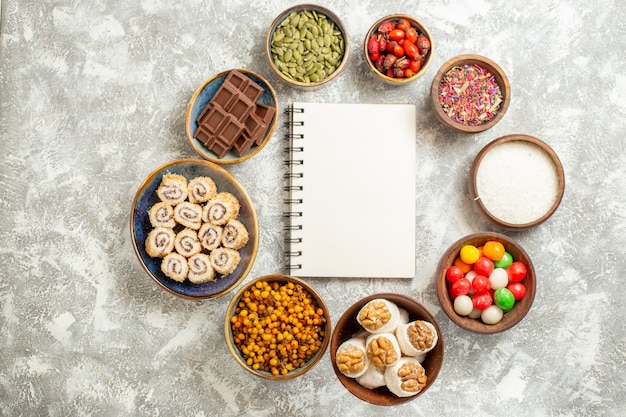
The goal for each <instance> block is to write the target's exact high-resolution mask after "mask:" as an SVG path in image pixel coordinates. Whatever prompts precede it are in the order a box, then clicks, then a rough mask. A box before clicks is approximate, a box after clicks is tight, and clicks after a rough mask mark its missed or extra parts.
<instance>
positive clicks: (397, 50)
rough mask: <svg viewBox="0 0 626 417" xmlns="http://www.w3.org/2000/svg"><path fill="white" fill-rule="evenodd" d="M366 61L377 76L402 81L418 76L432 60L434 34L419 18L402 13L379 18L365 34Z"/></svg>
mask: <svg viewBox="0 0 626 417" xmlns="http://www.w3.org/2000/svg"><path fill="white" fill-rule="evenodd" d="M363 51H364V55H365V62H366V63H367V66H368V67H369V69H370V70H371V72H372V73H373V74H375V75H376V77H377V78H379V79H381V80H383V81H385V82H386V83H388V84H393V85H404V84H407V83H410V82H411V81H415V80H416V79H418V78H420V77H421V76H422V75H424V73H425V72H426V71H427V70H428V67H429V66H430V63H431V62H432V57H433V55H434V52H433V38H432V36H431V35H430V32H429V31H428V29H427V28H426V26H424V24H423V23H421V22H420V21H419V20H417V19H415V18H413V17H411V16H408V15H404V14H393V15H389V16H385V17H382V18H380V19H378V20H377V21H376V22H375V23H374V24H373V25H372V26H371V27H370V29H369V31H368V32H367V34H366V35H365V44H364V46H363Z"/></svg>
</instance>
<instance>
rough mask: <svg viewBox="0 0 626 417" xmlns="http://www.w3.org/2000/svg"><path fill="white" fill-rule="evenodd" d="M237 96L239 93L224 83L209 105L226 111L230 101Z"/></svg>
mask: <svg viewBox="0 0 626 417" xmlns="http://www.w3.org/2000/svg"><path fill="white" fill-rule="evenodd" d="M238 95H239V91H238V90H237V89H236V88H235V87H233V86H232V85H230V84H227V83H224V84H222V85H221V86H220V88H219V89H218V90H217V92H216V93H215V95H214V96H213V98H212V99H211V101H210V103H213V105H217V106H220V107H222V108H223V109H224V110H227V109H228V107H229V106H230V105H231V103H232V101H233V100H234V99H235V98H236V97H237V96H238Z"/></svg>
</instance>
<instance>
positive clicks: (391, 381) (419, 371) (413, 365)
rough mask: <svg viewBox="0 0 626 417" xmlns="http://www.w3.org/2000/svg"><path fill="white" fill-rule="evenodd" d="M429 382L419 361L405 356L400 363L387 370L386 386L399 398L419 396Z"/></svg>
mask: <svg viewBox="0 0 626 417" xmlns="http://www.w3.org/2000/svg"><path fill="white" fill-rule="evenodd" d="M426 382H428V377H427V376H426V371H425V370H424V368H423V367H422V365H421V364H420V363H419V361H418V360H417V359H415V358H412V357H410V356H404V357H403V358H401V359H400V360H399V361H398V362H396V363H395V364H393V365H392V366H389V367H388V368H387V369H385V385H387V388H388V389H389V391H391V392H392V393H393V394H395V395H397V396H398V397H410V396H413V395H417V394H419V392H420V391H421V390H422V389H424V387H425V386H426Z"/></svg>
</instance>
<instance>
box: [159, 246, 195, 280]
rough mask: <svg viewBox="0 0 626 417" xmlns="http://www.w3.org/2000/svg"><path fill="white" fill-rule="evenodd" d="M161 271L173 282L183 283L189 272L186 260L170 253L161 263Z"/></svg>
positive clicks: (174, 253)
mask: <svg viewBox="0 0 626 417" xmlns="http://www.w3.org/2000/svg"><path fill="white" fill-rule="evenodd" d="M161 271H162V272H163V273H164V274H165V275H166V276H168V277H169V278H171V279H173V280H174V281H178V282H183V281H185V279H186V278H187V274H188V272H189V265H188V264H187V258H185V257H184V256H183V255H181V254H179V253H176V252H172V253H170V254H168V255H167V256H165V258H163V260H162V261H161Z"/></svg>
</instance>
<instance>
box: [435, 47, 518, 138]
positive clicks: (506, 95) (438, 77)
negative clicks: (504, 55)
mask: <svg viewBox="0 0 626 417" xmlns="http://www.w3.org/2000/svg"><path fill="white" fill-rule="evenodd" d="M510 101H511V85H510V83H509V79H508V78H507V76H506V74H505V72H504V71H503V70H502V68H501V67H500V66H499V65H498V64H496V63H495V62H494V61H492V60H491V59H489V58H486V57H484V56H480V55H475V54H465V55H459V56H456V57H454V58H452V59H450V60H448V61H446V62H445V63H444V64H443V65H442V66H441V68H440V69H439V71H437V73H436V74H435V77H434V78H433V82H432V85H431V88H430V102H431V107H432V109H433V111H434V112H435V117H436V118H437V120H439V121H440V122H441V123H442V124H443V125H444V126H447V127H448V128H450V129H452V130H454V131H457V132H462V133H478V132H483V131H485V130H487V129H490V128H492V127H493V126H495V125H496V124H497V123H498V122H499V121H500V120H501V119H502V118H503V117H504V114H505V113H506V111H507V109H508V107H509V103H510Z"/></svg>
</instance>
